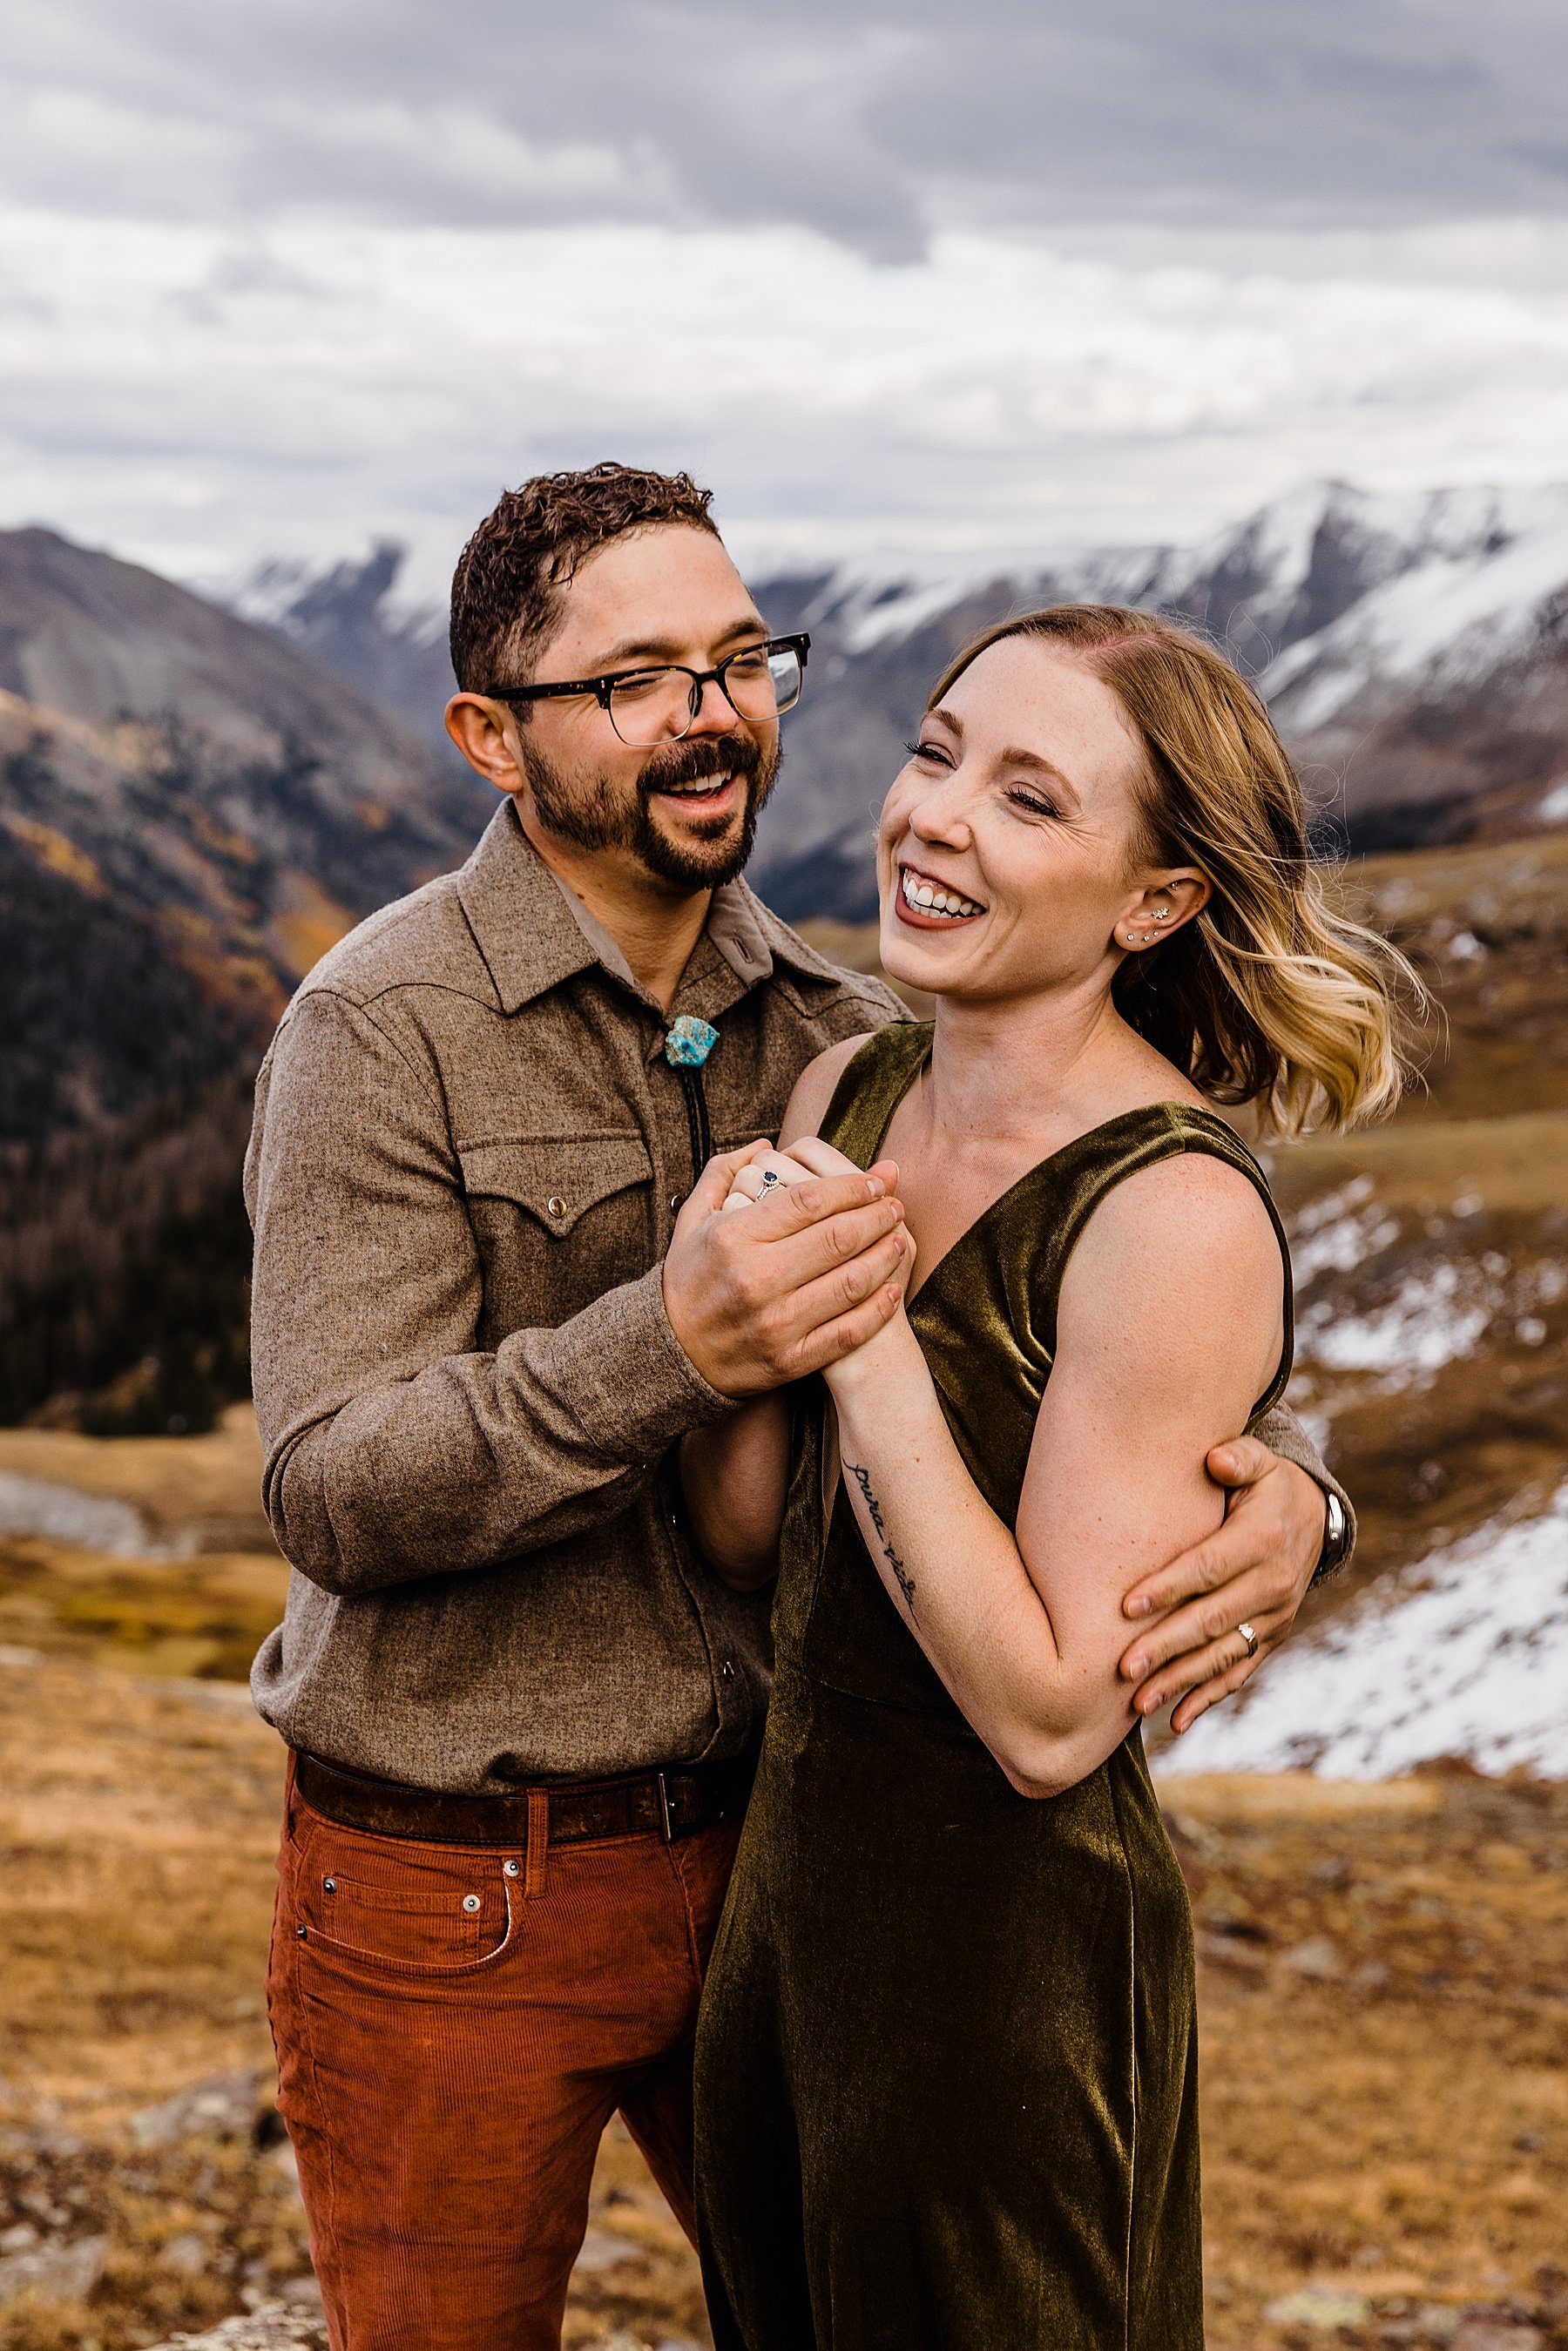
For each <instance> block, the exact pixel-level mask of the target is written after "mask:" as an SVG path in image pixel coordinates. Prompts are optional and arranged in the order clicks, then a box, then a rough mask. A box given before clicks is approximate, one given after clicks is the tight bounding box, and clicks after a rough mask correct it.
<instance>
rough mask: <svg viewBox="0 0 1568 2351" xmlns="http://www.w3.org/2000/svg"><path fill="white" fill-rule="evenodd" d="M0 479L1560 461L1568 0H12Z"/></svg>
mask: <svg viewBox="0 0 1568 2351" xmlns="http://www.w3.org/2000/svg"><path fill="white" fill-rule="evenodd" d="M5 13H6V27H5V33H4V35H3V36H0V522H4V523H14V522H20V521H24V520H43V521H49V522H53V523H55V524H57V525H58V526H59V527H60V528H64V529H66V530H68V531H69V532H70V533H71V534H72V535H73V536H76V537H79V538H85V539H88V540H89V541H92V542H94V543H98V544H104V545H110V546H113V547H115V548H117V549H120V550H121V551H125V552H129V553H132V554H135V555H138V556H140V557H141V558H142V559H146V560H148V561H151V562H153V563H155V564H157V565H158V566H159V567H160V568H162V569H167V570H171V571H173V572H175V573H178V574H180V575H181V576H184V577H191V578H196V579H207V580H214V579H218V578H221V577H225V576H234V575H235V573H237V572H238V571H240V570H242V569H244V568H245V567H246V566H247V565H249V564H251V563H253V562H255V561H256V559H259V558H260V557H262V556H265V555H268V554H275V553H278V554H285V555H291V556H303V557H308V558H326V557H335V556H338V555H341V554H344V553H349V552H353V551H356V550H358V549H361V547H363V546H364V544H365V543H366V542H367V540H369V539H370V538H371V537H373V536H375V535H378V534H382V533H387V532H391V533H392V534H395V535H399V536H402V537H403V538H406V539H407V540H408V541H409V542H410V544H411V546H412V548H413V550H414V580H415V584H417V585H421V586H430V587H434V586H436V585H438V584H439V583H440V581H441V580H443V579H444V576H445V573H446V572H447V571H448V570H449V569H450V563H451V559H452V556H453V554H454V552H455V549H456V547H457V546H458V545H459V544H460V542H461V539H462V538H463V537H464V535H465V530H466V528H468V527H469V525H470V524H471V523H472V521H473V520H474V519H475V518H476V517H477V515H478V514H479V513H481V512H482V511H484V509H485V508H486V507H487V506H488V505H489V504H490V502H491V501H492V499H493V497H494V496H495V494H496V492H497V489H498V488H499V487H500V486H502V484H503V483H505V482H510V481H515V480H517V479H518V478H519V477H520V476H521V475H525V474H527V473H528V472H531V471H535V470H538V469H539V468H541V467H545V466H553V465H570V464H575V463H580V462H584V461H587V460H591V459H592V458H594V457H597V456H601V455H624V456H633V457H639V458H643V459H644V460H647V461H651V462H653V463H660V464H672V465H673V464H687V465H691V466H692V467H693V468H694V469H695V470H696V471H697V472H698V473H699V474H700V475H703V476H704V477H705V478H706V479H707V480H708V481H710V482H711V483H713V484H714V485H715V486H716V489H717V491H718V496H719V504H720V508H721V512H722V514H723V516H724V517H725V520H726V522H727V526H728V527H729V528H730V530H731V533H732V536H733V537H734V538H735V539H736V541H737V544H738V545H739V546H740V548H741V549H742V551H743V553H745V554H746V555H747V558H748V559H751V560H754V561H758V560H762V559H766V558H768V557H770V556H775V555H778V554H781V553H785V552H788V551H789V550H791V549H810V550H811V551H816V550H818V549H826V550H833V549H852V548H853V549H859V548H863V547H866V546H874V545H881V544H905V545H909V546H912V547H919V548H921V549H940V548H946V547H951V548H953V549H980V548H984V549H990V548H1001V547H1007V548H1015V549H1025V548H1027V549H1032V550H1036V551H1043V550H1045V549H1049V548H1050V547H1051V546H1052V545H1056V544H1061V542H1063V541H1074V542H1078V541H1082V540H1084V539H1103V538H1110V539H1128V538H1148V537H1167V536H1186V535H1188V534H1190V533H1192V532H1194V531H1197V530H1200V529H1204V528H1208V527H1210V526H1212V525H1214V524H1216V523H1218V522H1220V521H1222V520H1224V519H1226V518H1227V517H1230V516H1233V515H1236V514H1239V513H1240V512H1242V511H1244V510H1245V509H1246V508H1247V507H1249V506H1251V505H1253V504H1254V503H1256V502H1257V501H1258V500H1259V499H1260V498H1262V497H1265V496H1270V495H1271V494H1273V493H1275V492H1277V491H1280V490H1282V489H1285V488H1287V487H1289V486H1292V485H1294V484H1295V483H1298V482H1300V481H1301V480H1302V479H1304V478H1308V477H1311V476H1314V475H1326V474H1335V475H1344V476H1347V477H1349V478H1351V479H1354V480H1356V481H1359V482H1362V483H1364V484H1365V485H1367V486H1371V487H1375V488H1412V487H1424V486H1434V485H1437V484H1439V483H1448V482H1461V481H1467V482H1474V481H1504V482H1512V483H1529V482H1534V481H1543V480H1547V479H1552V478H1563V477H1564V476H1568V131H1565V130H1564V127H1563V126H1564V124H1565V123H1568V10H1565V9H1564V8H1563V5H1562V0H1488V5H1487V6H1486V7H1485V8H1484V9H1482V8H1480V7H1479V6H1477V5H1475V0H1264V5H1259V0H1186V5H1184V6H1183V7H1181V8H1176V7H1173V6H1172V5H1170V0H1121V5H1118V6H1117V7H1116V8H1114V9H1106V8H1101V9H1092V8H1085V7H1084V6H1083V5H1082V0H1071V5H1063V0H905V5H898V6H896V7H894V6H893V5H884V0H831V5H830V0H795V5H791V6H789V7H787V8H780V7H778V6H771V7H758V6H757V5H747V6H744V7H743V6H740V5H732V0H573V5H570V6H562V5H559V0H555V5H550V6H549V7H546V6H543V5H536V0H449V5H447V6H445V7H444V8H440V9H436V8H432V7H430V6H429V5H421V0H374V5H371V0H224V5H221V6H214V5H213V0H9V5H8V7H7V9H6V12H5Z"/></svg>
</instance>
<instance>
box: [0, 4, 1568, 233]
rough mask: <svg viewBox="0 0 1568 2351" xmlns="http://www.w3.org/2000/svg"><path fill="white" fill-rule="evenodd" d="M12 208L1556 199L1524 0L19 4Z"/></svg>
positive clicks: (1358, 212) (468, 213) (879, 219)
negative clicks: (1481, 3) (777, 5)
mask: <svg viewBox="0 0 1568 2351" xmlns="http://www.w3.org/2000/svg"><path fill="white" fill-rule="evenodd" d="M7 51H8V62H7V64H6V65H5V68H4V69H3V79H0V91H3V93H4V101H5V114H6V117H7V120H8V122H9V125H10V131H9V135H8V137H7V140H6V142H5V143H6V150H7V158H8V160H7V162H6V164H5V167H4V171H5V181H6V182H7V183H8V185H9V190H10V194H11V197H12V200H13V201H20V202H32V203H36V204H42V205H46V206H47V207H48V208H50V209H57V208H67V209H78V210H84V211H97V210H100V209H111V210H114V211H116V212H119V213H121V214H127V213H129V214H135V215H138V216H141V217H148V216H152V217H164V218H178V217H183V218H191V217H198V218H204V219H209V220H211V219H218V220H227V221H232V222H234V223H235V224H243V223H246V222H249V223H256V222H260V221H264V220H267V219H269V218H274V217H276V216H277V214H280V213H298V212H325V213H327V214H331V215H333V216H335V217H339V218H343V217H347V218H350V219H353V218H359V219H362V220H366V221H373V222H378V223H398V224H404V225H414V224H425V225H455V226H468V227H473V226H486V225H494V226H502V227H517V226H520V225H561V224H565V223H570V222H595V221H626V220H634V221H641V222H652V223H659V224H664V225H670V226H675V227H695V226H699V225H701V226H714V225H719V226H724V225H744V224H747V223H755V222H779V221H789V222H795V223H800V224H803V225H809V226H811V227H815V228H817V229H818V230H820V231H821V232H822V233H823V234H824V235H828V236H831V237H832V238H834V239H836V240H839V241H841V242H845V243H848V244H851V245H853V246H857V247H858V248H860V249H861V250H862V251H866V252H870V253H873V254H875V255H879V256H886V257H889V258H894V259H898V258H907V257H909V256H913V255H914V254H915V253H916V252H918V251H919V250H921V249H922V248H923V247H924V246H925V243H926V241H927V239H928V238H929V236H930V235H931V234H933V233H934V232H936V231H938V230H941V229H944V228H953V227H964V226H972V227H983V228H986V229H988V230H990V231H992V232H995V231H997V230H998V229H1000V230H1007V229H1016V230H1019V231H1022V232H1025V233H1030V232H1040V231H1050V230H1053V229H1054V230H1057V231H1060V230H1061V229H1063V228H1065V227H1082V225H1085V224H1092V223H1095V222H1098V221H1111V222H1114V221H1118V220H1120V221H1128V220H1136V219H1138V218H1148V219H1151V220H1156V219H1157V220H1159V221H1160V222H1162V223H1164V224H1166V225H1181V224H1182V223H1190V224H1192V225H1195V226H1202V227H1207V228H1212V227H1215V226H1218V225H1236V226H1239V225H1245V226H1248V227H1250V228H1253V229H1257V228H1259V227H1266V226H1268V225H1270V223H1278V224H1280V225H1308V224H1312V225H1332V224H1333V223H1335V222H1343V221H1350V220H1357V219H1359V220H1363V221H1365V220H1368V219H1373V220H1386V221H1388V222H1416V221H1422V220H1442V219H1449V218H1454V217H1458V216H1463V215H1466V214H1507V213H1511V212H1519V213H1531V212H1534V213H1541V212H1547V213H1556V212H1559V211H1561V210H1562V209H1563V206H1564V204H1568V162H1565V150H1564V144H1563V136H1562V131H1561V124H1562V121H1563V119H1564V113H1565V110H1568V16H1565V15H1564V12H1563V10H1562V9H1561V8H1560V7H1559V6H1557V5H1548V4H1547V0H1491V5H1489V6H1488V7H1487V9H1486V10H1485V11H1481V10H1479V9H1476V8H1475V7H1474V6H1473V5H1469V0H1466V5H1460V0H1372V5H1367V0H1283V5H1281V0H1276V5H1268V6H1262V7H1260V6H1259V5H1257V0H1191V5H1187V6H1186V7H1184V8H1182V9H1179V10H1177V9H1174V8H1172V7H1171V6H1170V5H1169V0H1123V5H1119V6H1118V7H1117V8H1116V9H1115V10H1114V11H1113V12H1112V11H1104V12H1101V13H1100V14H1099V15H1098V16H1096V15H1095V14H1093V13H1092V12H1089V11H1085V10H1084V9H1082V6H1080V5H1071V6H1069V5H1063V0H1051V5H1045V6H1042V5H1040V0H971V4H970V5H962V6H960V5H956V0H940V5H938V0H912V5H899V6H898V7H896V8H894V7H892V6H890V5H887V4H886V0H831V5H828V0H800V5H796V6H793V7H792V8H791V9H790V10H789V11H788V12H787V13H786V12H777V11H767V12H765V11H758V9H756V8H755V6H754V5H749V0H748V5H744V6H743V5H739V0H578V5H575V6H573V7H572V8H570V9H565V8H561V7H560V6H559V5H549V6H546V5H538V0H528V5H517V0H470V5H466V6H465V7H463V8H461V9H457V10H444V11H435V10H432V9H430V8H429V7H427V6H425V5H423V0H333V5H328V6H324V7H323V6H320V5H314V6H312V5H305V0H235V5H232V6H227V7H222V8H214V7H213V6H212V5H210V0H137V5H134V6H133V7H131V8H127V7H126V6H125V5H123V0H118V5H117V0H22V5H20V6H17V5H16V0H14V5H13V11H12V15H11V20H10V31H9V36H8V42H7Z"/></svg>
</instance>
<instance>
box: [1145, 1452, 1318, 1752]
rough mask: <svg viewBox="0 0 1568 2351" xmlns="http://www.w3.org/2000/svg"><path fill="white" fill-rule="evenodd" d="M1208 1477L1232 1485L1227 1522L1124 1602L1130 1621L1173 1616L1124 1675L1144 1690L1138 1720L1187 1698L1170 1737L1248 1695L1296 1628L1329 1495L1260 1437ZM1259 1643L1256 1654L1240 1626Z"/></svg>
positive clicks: (1214, 1465) (1214, 1466) (1211, 1467)
mask: <svg viewBox="0 0 1568 2351" xmlns="http://www.w3.org/2000/svg"><path fill="white" fill-rule="evenodd" d="M1208 1474H1209V1476H1210V1477H1211V1478H1212V1479H1214V1481H1215V1483H1216V1484H1217V1485H1220V1486H1228V1487H1229V1488H1230V1489H1232V1491H1231V1498H1230V1500H1229V1503H1228V1507H1227V1510H1226V1516H1225V1523H1224V1525H1223V1526H1221V1527H1220V1528H1218V1530H1217V1531H1216V1532H1215V1533H1213V1534H1212V1535H1209V1536H1207V1538H1206V1539H1205V1540H1204V1541H1202V1542H1200V1543H1195V1544H1194V1545H1193V1548H1192V1549H1191V1550H1190V1551H1186V1552H1183V1553H1182V1554H1181V1557H1180V1558H1179V1559H1174V1560H1172V1562H1171V1563H1170V1565H1169V1566H1168V1567H1165V1568H1161V1569H1160V1571H1159V1572H1158V1573H1157V1574H1155V1575H1148V1576H1145V1578H1144V1581H1143V1582H1142V1583H1135V1584H1134V1586H1133V1589H1132V1590H1131V1591H1130V1592H1129V1593H1128V1594H1127V1596H1126V1599H1125V1600H1124V1602H1123V1604H1122V1605H1123V1610H1124V1614H1126V1615H1128V1616H1153V1615H1158V1614H1160V1612H1161V1611H1162V1610H1167V1609H1168V1610H1169V1611H1170V1612H1171V1613H1170V1614H1168V1615H1165V1616H1163V1617H1162V1618H1161V1622H1160V1623H1159V1624H1158V1625H1154V1626H1152V1627H1151V1628H1150V1630H1149V1631H1148V1632H1146V1633H1145V1634H1142V1635H1139V1637H1138V1638H1137V1639H1136V1640H1135V1641H1134V1642H1133V1643H1132V1645H1131V1646H1130V1647H1129V1648H1128V1649H1127V1650H1126V1652H1125V1653H1124V1656H1123V1658H1122V1673H1123V1676H1124V1678H1125V1679H1126V1680H1128V1681H1130V1682H1138V1683H1140V1684H1141V1685H1142V1687H1140V1689H1139V1690H1138V1693H1137V1696H1136V1698H1134V1705H1135V1706H1136V1708H1137V1710H1138V1712H1139V1713H1140V1714H1141V1715H1145V1716H1147V1715H1151V1714H1155V1713H1157V1712H1158V1710H1159V1708H1161V1707H1162V1706H1166V1705H1168V1704H1169V1702H1170V1700H1171V1699H1172V1698H1177V1697H1181V1694H1182V1692H1183V1691H1185V1692H1186V1696H1185V1697H1183V1698H1182V1699H1181V1704H1180V1705H1179V1706H1178V1707H1177V1708H1176V1712H1175V1714H1174V1715H1173V1716H1172V1717H1171V1729H1173V1730H1175V1731H1178V1732H1179V1731H1183V1730H1190V1729H1191V1728H1192V1726H1193V1724H1194V1723H1195V1722H1196V1721H1197V1719H1198V1717H1199V1715H1200V1714H1207V1711H1208V1709H1209V1708H1210V1707H1211V1706H1218V1703H1219V1700H1220V1699H1221V1698H1228V1697H1229V1696H1230V1695H1231V1693H1232V1692H1233V1691H1235V1690H1239V1688H1240V1687H1241V1685H1242V1683H1243V1682H1245V1681H1247V1680H1248V1679H1249V1677H1251V1675H1252V1674H1253V1673H1255V1672H1256V1670H1257V1668H1258V1667H1259V1666H1260V1665H1261V1664H1262V1662H1263V1659H1264V1658H1265V1657H1266V1656H1268V1655H1269V1653H1270V1650H1271V1649H1277V1648H1278V1647H1279V1646H1280V1644H1281V1641H1283V1640H1284V1639H1285V1638H1286V1637H1287V1635H1289V1633H1290V1631H1291V1627H1292V1625H1294V1624H1295V1621H1296V1612H1297V1610H1298V1609H1299V1608H1300V1606H1301V1602H1302V1601H1303V1600H1304V1599H1305V1597H1306V1593H1307V1586H1308V1585H1309V1584H1310V1583H1311V1582H1312V1571H1313V1570H1314V1568H1315V1567H1316V1566H1317V1563H1318V1558H1319V1555H1320V1553H1321V1552H1322V1541H1323V1522H1324V1516H1325V1513H1326V1510H1327V1507H1328V1505H1327V1499H1326V1497H1325V1496H1324V1493H1323V1490H1322V1487H1321V1486H1319V1485H1317V1484H1316V1483H1315V1482H1314V1480H1313V1479H1311V1478H1309V1477H1308V1475H1307V1473H1306V1471H1305V1470H1304V1469H1299V1468H1297V1467H1296V1465H1295V1463H1294V1462H1293V1461H1282V1460H1281V1458H1280V1457H1279V1455H1278V1454H1276V1453H1270V1450H1269V1448H1268V1447H1267V1446H1266V1445H1260V1444H1259V1443H1258V1440H1257V1439H1256V1437H1233V1438H1232V1439H1231V1441H1230V1443H1229V1444H1228V1445H1218V1446H1216V1447H1215V1448H1214V1450H1213V1452H1212V1453H1211V1454H1210V1455H1209V1457H1208ZM1244 1624H1245V1625H1251V1627H1252V1630H1253V1632H1254V1633H1255V1635H1257V1640H1258V1654H1257V1656H1252V1655H1251V1654H1250V1652H1249V1649H1248V1646H1247V1643H1246V1640H1245V1639H1244V1637H1243V1635H1241V1634H1240V1632H1239V1631H1238V1629H1237V1628H1238V1626H1239V1625H1244Z"/></svg>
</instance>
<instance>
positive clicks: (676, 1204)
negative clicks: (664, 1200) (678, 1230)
mask: <svg viewBox="0 0 1568 2351" xmlns="http://www.w3.org/2000/svg"><path fill="white" fill-rule="evenodd" d="M680 1213H681V1196H680V1194H679V1193H678V1192H672V1193H671V1195H670V1214H671V1216H672V1217H678V1216H679V1215H680Z"/></svg>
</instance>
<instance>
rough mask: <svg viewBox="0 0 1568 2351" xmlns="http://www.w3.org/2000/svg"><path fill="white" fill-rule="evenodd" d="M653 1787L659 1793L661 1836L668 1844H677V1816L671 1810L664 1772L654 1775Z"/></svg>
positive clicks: (657, 1772) (656, 1772)
mask: <svg viewBox="0 0 1568 2351" xmlns="http://www.w3.org/2000/svg"><path fill="white" fill-rule="evenodd" d="M653 1785H654V1787H655V1788H656V1789H657V1790H658V1792H659V1834H661V1836H662V1837H663V1838H664V1843H665V1844H674V1842H675V1816H674V1813H672V1812H671V1810H670V1790H669V1785H668V1782H666V1780H665V1778H664V1773H663V1772H662V1771H655V1772H654V1774H653Z"/></svg>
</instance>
